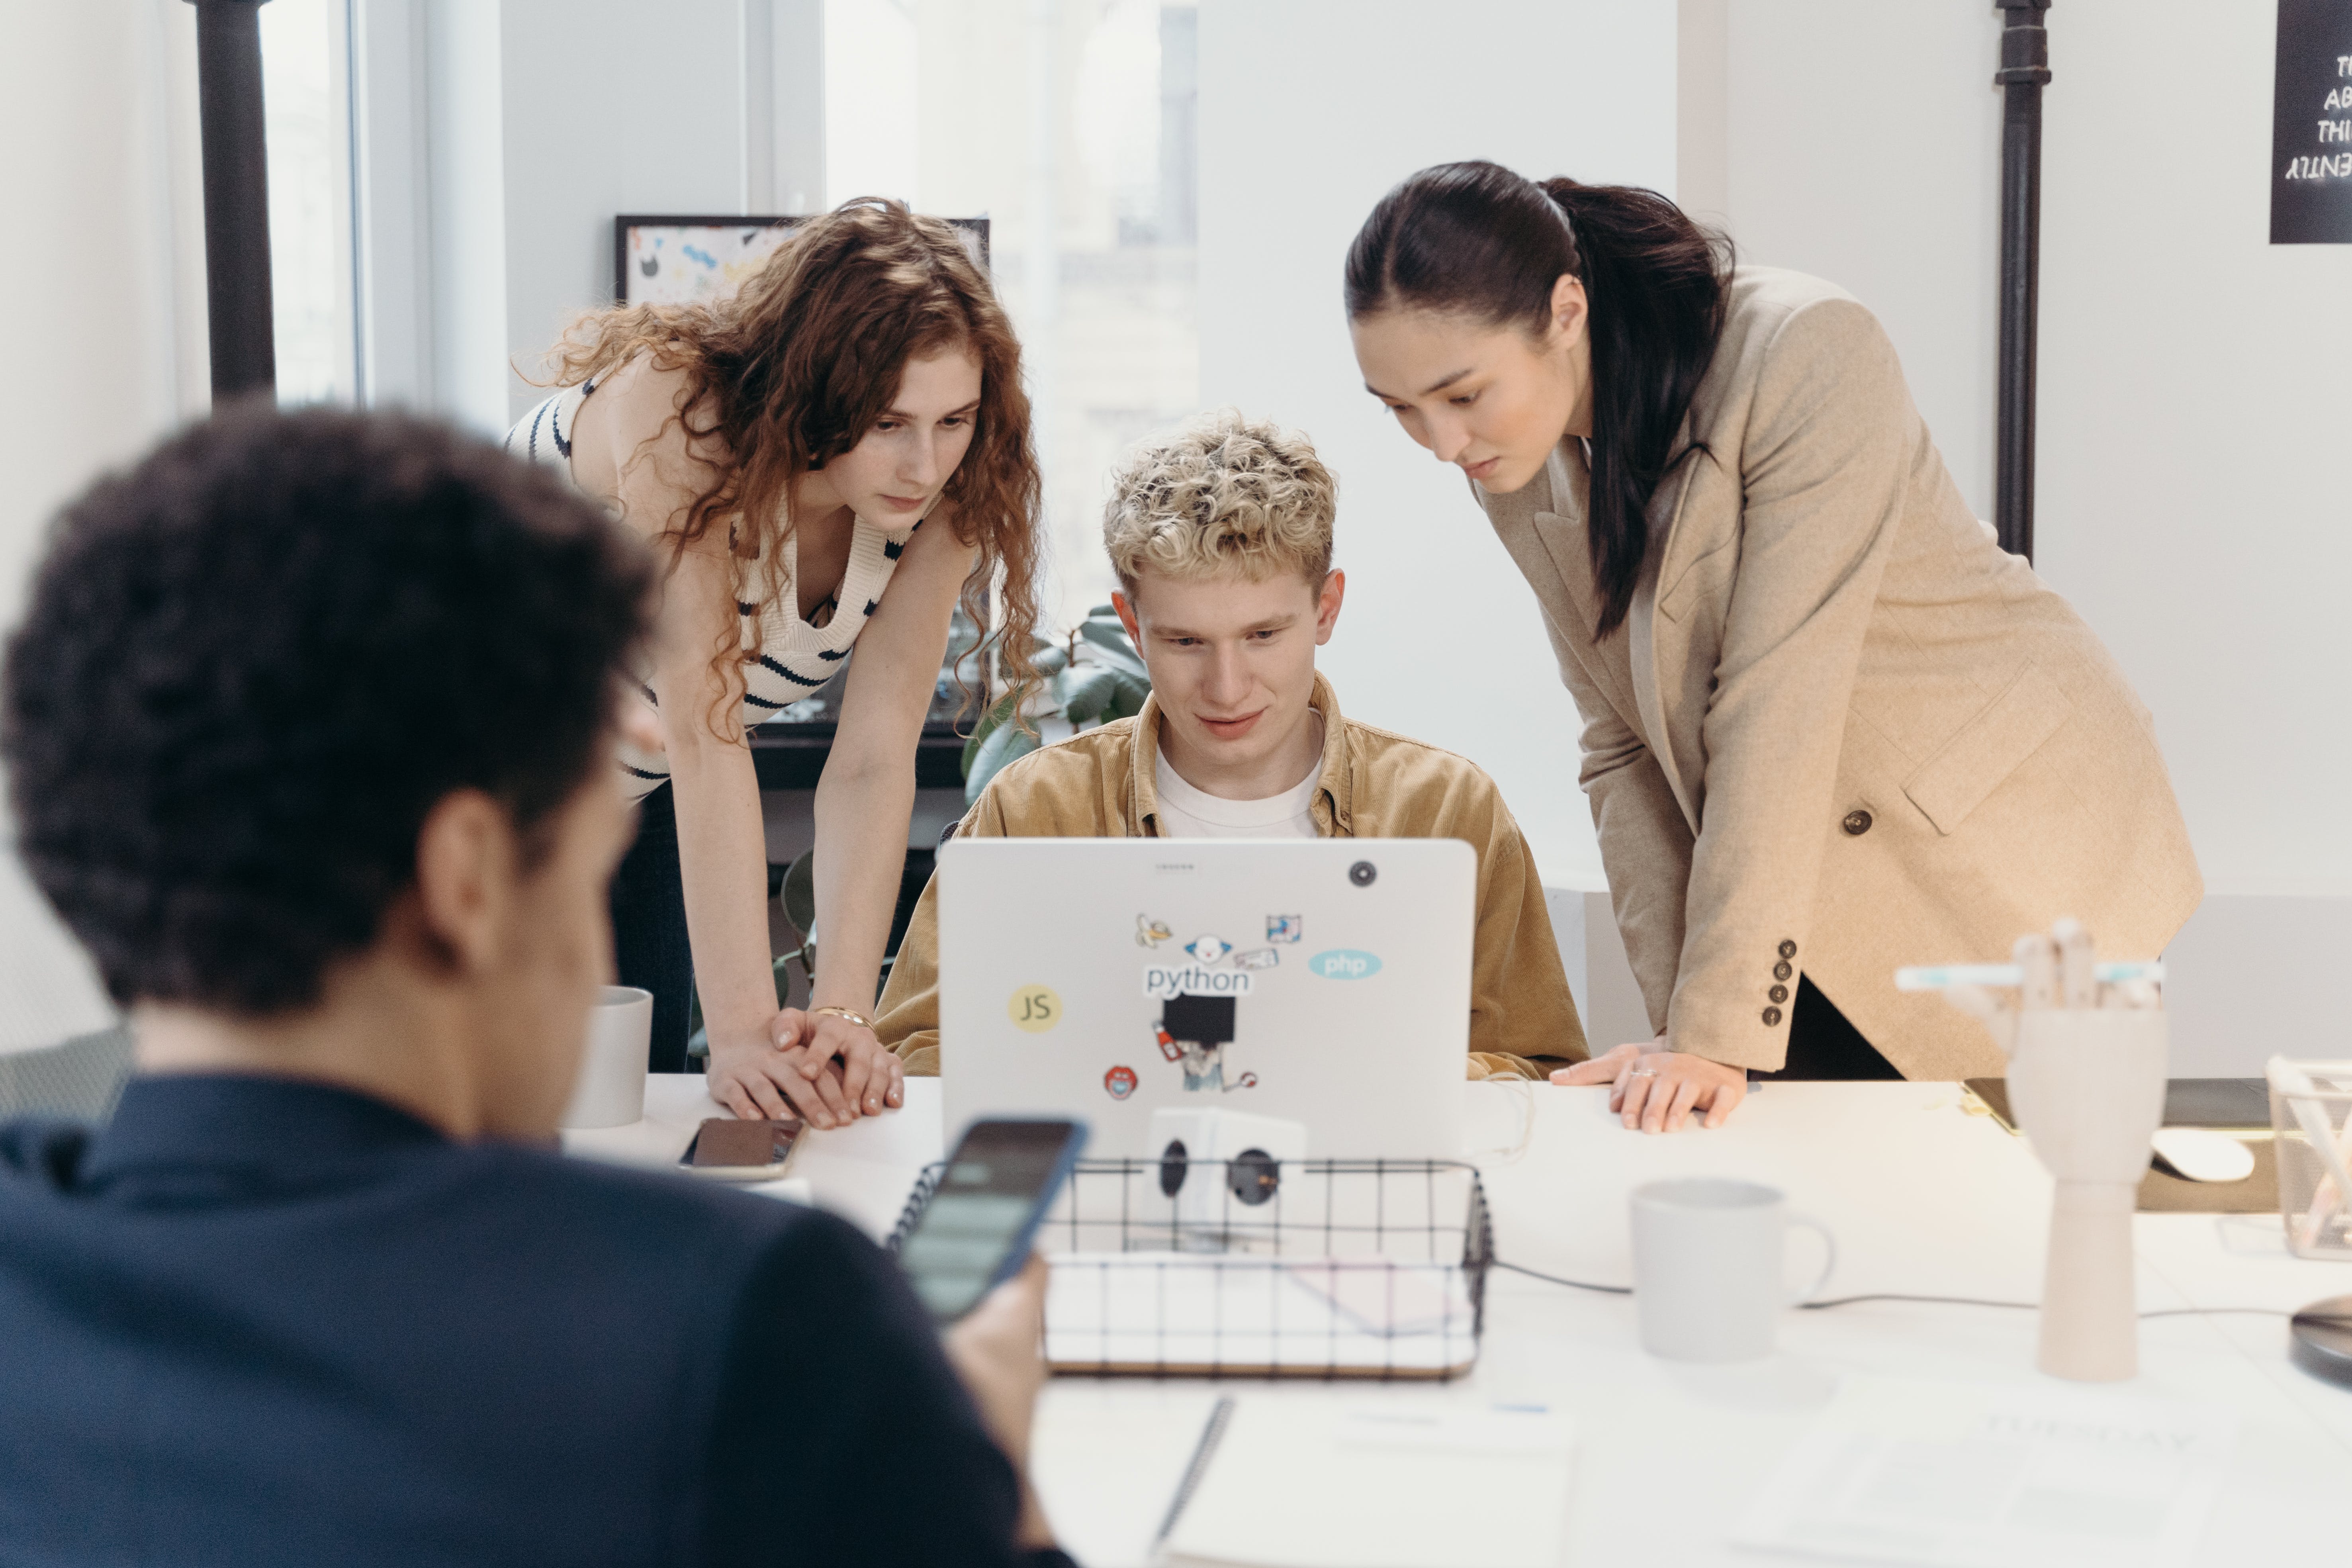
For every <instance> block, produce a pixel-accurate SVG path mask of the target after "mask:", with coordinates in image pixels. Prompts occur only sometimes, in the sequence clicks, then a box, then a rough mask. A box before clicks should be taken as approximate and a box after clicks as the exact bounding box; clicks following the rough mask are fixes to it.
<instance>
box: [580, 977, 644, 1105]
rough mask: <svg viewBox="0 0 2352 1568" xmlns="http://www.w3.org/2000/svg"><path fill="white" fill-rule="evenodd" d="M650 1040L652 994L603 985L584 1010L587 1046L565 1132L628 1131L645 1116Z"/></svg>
mask: <svg viewBox="0 0 2352 1568" xmlns="http://www.w3.org/2000/svg"><path fill="white" fill-rule="evenodd" d="M653 1037H654V994H653V993H652V992H650V991H640V990H639V989H637V987H635V986H634V985H607V986H605V987H604V990H602V991H601V992H599V993H598V994H597V996H596V1005H594V1006H593V1007H591V1008H590V1009H589V1010H588V1043H587V1044H586V1045H585V1046H584V1047H582V1049H581V1052H580V1076H579V1077H578V1078H577V1079H574V1080H573V1081H572V1103H571V1104H570V1105H568V1106H566V1107H565V1108H564V1110H563V1125H564V1126H566V1127H626V1126H628V1125H629V1124H630V1123H631V1122H633V1121H644V1120H645V1116H646V1057H647V1056H648V1055H649V1054H650V1053H651V1050H652V1047H653Z"/></svg>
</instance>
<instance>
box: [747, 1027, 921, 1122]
mask: <svg viewBox="0 0 2352 1568" xmlns="http://www.w3.org/2000/svg"><path fill="white" fill-rule="evenodd" d="M776 1044H777V1046H778V1047H780V1048H781V1049H782V1052H783V1054H784V1056H785V1058H786V1059H787V1060H789V1061H791V1062H792V1063H793V1065H794V1067H795V1068H796V1070H798V1071H799V1072H800V1073H801V1075H802V1076H803V1078H805V1079H808V1080H809V1081H810V1082H812V1083H815V1082H817V1081H818V1080H819V1079H820V1077H821V1075H823V1074H824V1073H826V1072H832V1071H838V1072H839V1074H840V1079H839V1083H840V1095H841V1099H842V1100H843V1102H844V1104H843V1107H842V1109H845V1110H846V1111H847V1112H848V1114H849V1116H850V1117H851V1118H852V1119H855V1118H856V1117H858V1116H879V1115H881V1114H882V1112H883V1110H885V1109H888V1110H898V1108H899V1107H900V1106H902V1105H904V1104H906V1103H907V1069H906V1064H904V1063H903V1062H901V1061H899V1059H898V1056H897V1055H896V1054H895V1053H893V1052H892V1051H890V1050H888V1049H887V1047H884V1046H883V1044H882V1042H881V1041H880V1040H877V1039H876V1038H875V1037H874V1031H873V1030H872V1029H871V1028H869V1027H867V1026H865V1025H863V1024H853V1023H851V1022H850V1021H849V1020H848V1019H846V1018H844V1017H841V1016H838V1015H835V1014H832V1013H803V1012H802V1011H801V1010H800V1009H799V1008H797V1007H787V1008H785V1009H784V1010H783V1011H782V1013H780V1014H778V1015H777V1016H776ZM836 1063H838V1064H839V1065H838V1067H837V1068H836V1066H835V1064H836ZM828 1099H830V1097H828Z"/></svg>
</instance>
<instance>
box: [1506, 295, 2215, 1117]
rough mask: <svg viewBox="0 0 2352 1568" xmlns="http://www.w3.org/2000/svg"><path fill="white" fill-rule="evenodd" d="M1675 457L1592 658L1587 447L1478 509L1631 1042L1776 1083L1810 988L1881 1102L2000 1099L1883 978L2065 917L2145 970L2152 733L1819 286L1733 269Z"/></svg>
mask: <svg viewBox="0 0 2352 1568" xmlns="http://www.w3.org/2000/svg"><path fill="white" fill-rule="evenodd" d="M1684 436H1685V439H1686V440H1691V441H1696V442H1697V443H1699V444H1700V447H1701V449H1700V450H1699V451H1698V452H1697V453H1696V454H1695V455H1694V456H1692V457H1691V458H1688V459H1686V460H1685V462H1684V463H1683V464H1682V465H1681V467H1680V468H1677V469H1676V470H1675V473H1674V474H1673V475H1672V476H1670V477H1669V478H1668V479H1666V480H1665V481H1664V483H1663V484H1661V485H1660V486H1659V487H1658V489H1657V493H1656V495H1655V496H1654V498H1653V499H1652V500H1651V503H1650V508H1649V513H1648V517H1649V525H1650V542H1651V549H1650V556H1649V559H1648V561H1647V562H1646V563H1644V565H1643V576H1642V578H1641V581H1640V583H1639V584H1638V585H1637V587H1636V589H1635V592H1634V595H1633V608H1632V612H1631V614H1630V615H1628V616H1627V617H1626V619H1625V622H1624V624H1623V626H1621V627H1620V628H1618V629H1617V630H1616V631H1613V632H1612V633H1611V634H1610V635H1609V636H1608V637H1605V638H1603V639H1601V641H1599V642H1598V643H1596V642H1595V641H1594V640H1593V636H1592V631H1593V627H1594V626H1595V625H1596V624H1597V617H1598V615H1599V595H1598V593H1597V592H1596V590H1595V587H1594V584H1593V579H1592V568H1591V552H1590V548H1589V545H1588V542H1587V540H1586V537H1585V529H1584V509H1585V504H1586V500H1587V489H1588V484H1589V477H1588V474H1587V471H1586V466H1585V459H1584V453H1583V447H1582V444H1581V443H1580V442H1579V441H1577V440H1576V439H1574V438H1572V437H1571V438H1570V439H1569V440H1567V441H1564V442H1562V443H1561V444H1560V446H1559V447H1558V448H1557V449H1556V450H1555V451H1554V453H1553V455H1552V459H1551V462H1550V464H1549V468H1548V469H1547V471H1545V472H1544V473H1541V474H1538V476H1537V477H1536V479H1534V481H1533V482H1531V483H1529V484H1528V485H1527V486H1526V487H1525V488H1524V489H1519V490H1517V491H1515V492H1513V493H1512V494H1509V495H1488V494H1486V493H1485V492H1484V491H1476V494H1477V495H1478V499H1479V500H1480V502H1481V503H1482V504H1483V505H1484V506H1485V508H1486V515H1487V517H1488V519H1489V520H1490V521H1492V522H1493V524H1494V527H1495V531H1496V533H1497V534H1498V535H1500V536H1501V538H1502V541H1503V543H1504V544H1505V545H1506V546H1507V548H1508V549H1509V551H1510V552H1511V555H1512V557H1513V558H1514V559H1515V560H1516V561H1517V563H1518V567H1519V570H1520V571H1521V572H1522V573H1524V574H1526V576H1527V579H1528V584H1530V585H1531V586H1532V587H1533V588H1534V589H1535V591H1536V597H1537V598H1538V600H1539V601H1540V602H1541V603H1542V605H1543V612H1544V620H1545V624H1546V625H1547V626H1549V629H1550V632H1551V639H1552V646H1553V647H1554V649H1555V650H1556V651H1557V652H1558V654H1559V670H1560V676H1561V679H1563V680H1565V681H1566V682H1567V684H1568V688H1569V689H1570V691H1571V692H1572V693H1573V694H1574V696H1575V699H1576V706H1577V707H1578V709H1580V710H1581V712H1582V716H1583V720H1584V734H1583V750H1584V768H1583V781H1584V788H1585V792H1586V794H1587V795H1590V796H1591V803H1592V816H1593V821H1594V822H1595V824H1596V825H1597V826H1599V829H1600V837H1601V859H1602V861H1603V863H1604V864H1605V865H1606V866H1607V868H1608V871H1609V889H1610V895H1611V897H1612V900H1614V902H1615V904H1616V910H1617V925H1618V930H1619V931H1620V932H1621V933H1622V935H1623V937H1624V940H1625V952H1626V956H1627V957H1628V958H1630V959H1631V960H1632V961H1633V974H1634V977H1635V979H1637V980H1638V981H1639V982H1640V983H1641V986H1642V994H1643V997H1644V998H1645V999H1646V1000H1647V1001H1648V1004H1649V1012H1650V1022H1651V1025H1652V1026H1654V1027H1656V1028H1661V1029H1664V1028H1671V1029H1672V1031H1673V1034H1674V1043H1675V1047H1677V1048H1678V1049H1681V1050H1686V1051H1692V1052H1696V1054H1697V1055H1700V1056H1703V1057H1707V1058H1713V1059H1714V1060H1717V1061H1720V1062H1727V1063H1730V1064H1733V1065H1735V1066H1738V1067H1747V1068H1765V1069H1768V1070H1769V1069H1772V1068H1779V1067H1780V1065H1781V1062H1782V1060H1783V1057H1784V1053H1785V1052H1786V1050H1787V1048H1788V1041H1789V1018H1790V1014H1791V1012H1793V1010H1794V1009H1793V1007H1792V1005H1791V1003H1792V1001H1793V999H1794V996H1795V990H1796V984H1797V977H1798V976H1799V975H1800V974H1802V975H1805V976H1807V977H1810V978H1811V980H1812V981H1813V983H1814V984H1817V985H1818V986H1820V987H1821V989H1822V992H1823V994H1826V995H1827V996H1828V997H1829V999H1830V1000H1831V1001H1832V1002H1833V1003H1835V1004H1836V1005H1837V1006H1838V1007H1839V1009H1840V1010H1841V1011H1843V1013H1844V1014H1845V1016H1847V1017H1848V1018H1849V1019H1851V1020H1852V1021H1853V1024H1854V1026H1855V1027H1857V1028H1859V1029H1860V1030H1861V1031H1862V1032H1863V1034H1864V1036H1865V1037H1867V1038H1868V1039H1869V1040H1870V1042H1871V1044H1873V1045H1874V1046H1876V1047H1878V1048H1879V1050H1880V1051H1881V1052H1883V1053H1884V1054H1885V1056H1886V1058H1888V1059H1889V1060H1890V1061H1892V1062H1893V1063H1894V1064H1895V1066H1896V1067H1897V1068H1901V1069H1902V1071H1903V1073H1904V1075H1905V1076H1906V1077H1908V1078H1914V1079H1922V1078H1927V1079H1958V1078H1971V1077H1977V1076H1999V1075H2000V1073H2001V1072H2002V1071H2003V1068H2004V1064H2003V1062H2002V1059H2001V1054H2000V1051H1999V1050H1998V1049H1996V1048H1995V1047H1994V1045H1993V1043H1992V1041H1991V1039H1990V1037H1988V1036H1987V1035H1986V1033H1985V1031H1984V1030H1983V1028H1982V1027H1980V1026H1979V1025H1977V1024H1976V1023H1975V1022H1974V1021H1973V1020H1971V1019H1969V1018H1966V1017H1963V1016H1960V1015H1959V1014H1958V1013H1957V1012H1955V1011H1953V1010H1952V1009H1951V1008H1950V1007H1949V1006H1948V1005H1946V1004H1945V1003H1944V1002H1943V1000H1942V999H1941V998H1940V997H1937V996H1933V995H1917V994H1909V995H1906V994H1903V993H1900V992H1897V991H1896V990H1895V969H1896V967H1897V966H1898V965H1902V964H1906V963H1973V962H1981V961H1987V960H1992V961H1999V960H2003V959H2006V958H2007V957H2008V956H2009V953H2010V950H2011V943H2012V942H2015V940H2016V939H2017V938H2018V937H2020V936H2021V935H2023V934H2025V933H2027V932H2029V931H2048V930H2049V929H2050V926H2051V922H2052V921H2054V920H2056V919H2057V918H2058V917H2060V916H2062V915H2073V916H2074V917H2076V918H2078V919H2080V920H2081V921H2083V922H2084V925H2086V926H2087V927H2088V928H2089V930H2090V931H2091V934H2092V937H2093V938H2094V940H2095V941H2096V942H2098V944H2099V950H2100V952H2102V953H2103V954H2112V955H2113V956H2115V957H2116V958H2153V957H2155V956H2156V955H2157V954H2158V952H2159V951H2160V950H2161V949H2162V948H2163V946H2164V944H2165V943H2166V942H2168V941H2170V940H2171V938H2172V934H2173V933H2174V932H2175V931H2179V929H2180V926H2181V923H2182V922H2183V921H2186V920H2187V919H2188V918H2189V911H2191V910H2194V909H2195V908H2196V907H2197V901H2198V899H2199V897H2200V892H2201V889H2202V884H2201V883H2200V880H2199V878H2198V874H2197V861H2196V858H2195V857H2194V856H2193V855H2192V854H2191V853H2190V850H2189V834H2188V830H2187V828H2186V826H2184V825H2183V824H2182V822H2181V819H2180V810H2179V806H2178V805H2175V804H2174V801H2173V796H2172V785H2171V782H2170V780H2169V778H2168V776H2167V774H2166V772H2165V766H2164V758H2163V756H2162V754H2161V753H2160V752H2158V749H2157V743H2156V730H2155V726H2154V724H2153V723H2152V722H2151V721H2150V720H2149V717H2148V712H2147V709H2146V708H2145V707H2143V706H2141V704H2140V701H2139V700H2138V698H2137V697H2136V696H2134V695H2133V693H2132V689H2131V686H2130V684H2129V682H2127V681H2126V679H2125V678H2124V673H2123V671H2122V670H2121V669H2120V668H2117V667H2116V662H2115V660H2114V659H2113V658H2110V657H2109V656H2108V654H2107V650H2106V649H2105V647H2101V646H2100V643H2099V639H2098V638H2097V637H2095V636H2094V635H2093V633H2092V631H2091V629H2090V627H2088V626H2085V625H2084V624H2083V620H2082V617H2081V616H2077V615H2076V614H2075V613H2074V609H2073V607H2072V606H2070V605H2068V604H2067V603H2066V601H2065V600H2064V599H2063V598H2061V597H2059V596H2058V595H2056V594H2055V593H2053V592H2052V591H2051V589H2050V587H2049V585H2048V584H2045V583H2043V582H2042V580H2041V579H2040V578H2039V577H2037V576H2035V575H2034V574H2033V569H2032V566H2030V565H2029V564H2027V563H2025V562H2024V561H2023V560H2021V559H2020V558H2019V557H2017V556H2014V555H2010V554H2006V553H2004V552H2002V551H2001V549H2000V546H1999V545H1998V544H1996V543H1995V542H1994V541H1993V533H1992V530H1991V529H1990V528H1989V527H1987V526H1986V525H1985V524H1983V523H1981V522H1979V521H1977V519H1976V517H1975V516H1974V515H1973V514H1972V513H1971V512H1970V511H1969V506H1968V503H1967V502H1966V501H1965V500H1962V499H1961V497H1960V492H1959V490H1958V489H1957V488H1956V487H1955V486H1954V485H1953V483H1952V479H1951V476H1950V475H1949V474H1948V473H1947V472H1946V471H1945V468H1944V460H1943V458H1942V457H1941V456H1940V455H1939V454H1938V453H1937V450H1936V445H1935V442H1934V441H1933V440H1931V439H1930V438H1929V437H1928V434H1927V426H1926V424H1925V423H1924V422H1922V421H1921V419H1920V417H1919V411H1918V410H1917V408H1916V407H1915V406H1913V405H1912V402H1911V394H1910V391H1909V389H1908V388H1907V387H1906V385H1905V384H1904V380H1903V367H1902V366H1901V365H1900V364H1899V363H1896V360H1895V347H1894V345H1893V344H1892V343H1890V342H1888V341H1887V338H1886V334H1885V331H1883V330H1882V329H1881V328H1880V327H1879V324H1878V322H1877V321H1876V320H1875V319H1874V317H1873V316H1872V315H1871V313H1870V312H1869V311H1868V310H1864V308H1863V307H1862V306H1861V305H1860V304H1858V303H1856V302H1855V301H1854V300H1853V299H1852V298H1851V297H1850V296H1848V295H1846V294H1845V293H1843V291H1841V290H1839V289H1836V288H1834V287H1832V285H1830V284H1827V283H1824V282H1822V281H1821V280H1820V279H1815V278H1807V277H1805V276H1803V275H1801V274H1800V273H1795V272H1782V271H1778V270H1775V269H1772V268H1741V269H1740V270H1739V271H1738V274H1737V276H1736V277H1735V279H1733V282H1732V285H1731V300H1730V311H1729V315H1728V319H1727V321H1726V323H1725V325H1724V329H1723V335H1722V337H1721V338H1720V339H1718V340H1717V345H1716V351H1715V359H1714V363H1712V365H1711V366H1710V367H1709V369H1708V371H1707V373H1706V379H1705V380H1704V381H1703V382H1702V383H1701V384H1700V386H1699V388H1698V391H1697V393H1696V395H1695V396H1694V397H1693V398H1692V400H1691V406H1690V414H1689V417H1688V420H1687V422H1686V424H1685V429H1684ZM1473 488H1474V490H1475V486H1474V487H1473Z"/></svg>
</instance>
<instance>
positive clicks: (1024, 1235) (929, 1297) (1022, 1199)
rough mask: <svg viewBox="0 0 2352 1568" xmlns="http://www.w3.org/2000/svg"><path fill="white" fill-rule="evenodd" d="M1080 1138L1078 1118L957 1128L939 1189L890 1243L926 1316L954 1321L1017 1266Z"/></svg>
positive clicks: (1083, 1142) (1025, 1255)
mask: <svg viewBox="0 0 2352 1568" xmlns="http://www.w3.org/2000/svg"><path fill="white" fill-rule="evenodd" d="M1086 1142H1087V1128H1086V1123H1084V1122H1082V1121H1067V1120H1064V1119H1055V1120H1045V1121H996V1120H993V1119H991V1120H984V1121H975V1122H973V1123H972V1124H971V1126H970V1127H969V1128H967V1129H965V1131H964V1135H963V1137H962V1138H961V1139H960V1140H958V1141H957V1143H956V1149H955V1152H954V1153H953V1154H951V1155H950V1156H949V1157H948V1164H947V1169H946V1170H945V1171H944V1172H943V1173H941V1174H940V1184H939V1190H938V1191H936V1192H934V1193H933V1194H931V1201H930V1202H929V1204H928V1205H925V1206H924V1209H923V1212H922V1214H921V1215H919V1217H918V1218H917V1219H916V1221H915V1228H914V1229H913V1230H911V1231H909V1232H908V1234H907V1237H906V1239H905V1240H903V1241H901V1242H900V1243H899V1244H898V1265H899V1267H900V1268H904V1269H905V1270H906V1271H907V1278H908V1282H909V1283H911V1284H912V1285H913V1286H914V1288H915V1296H916V1298H917V1300H920V1301H921V1302H922V1303H923V1305H924V1306H925V1307H927V1308H929V1310H930V1314H931V1316H932V1317H933V1318H934V1319H936V1320H937V1321H939V1322H940V1323H942V1324H946V1323H951V1322H954V1321H956V1320H957V1319H958V1318H961V1317H962V1316H963V1315H964V1314H965V1313H966V1312H969V1311H971V1310H972V1308H974V1307H976V1306H978V1305H979V1304H980V1299H981V1298H982V1297H983V1296H985V1295H987V1294H988V1293H989V1292H990V1291H991V1290H992V1289H995V1288H996V1287H997V1286H999V1285H1001V1284H1003V1282H1004V1281H1005V1280H1007V1279H1011V1278H1013V1275H1015V1274H1017V1273H1018V1272H1020V1269H1021V1266H1022V1264H1023V1263H1024V1261H1025V1260H1026V1259H1027V1258H1028V1256H1029V1244H1030V1242H1031V1241H1032V1240H1034V1238H1035V1237H1036V1234H1037V1226H1038V1225H1039V1224H1040V1223H1041V1222H1042V1221H1043V1220H1044V1219H1045V1211H1046V1210H1047V1209H1048V1208H1051V1207H1052V1206H1053V1203H1054V1199H1055V1195H1056V1194H1059V1193H1060V1192H1061V1190H1062V1184H1063V1183H1064V1182H1066V1181H1067V1180H1068V1179H1069V1175H1070V1170H1071V1168H1072V1167H1073V1166H1075V1165H1076V1163H1077V1161H1078V1151H1079V1150H1081V1149H1083V1148H1084V1147H1085V1146H1086Z"/></svg>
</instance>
